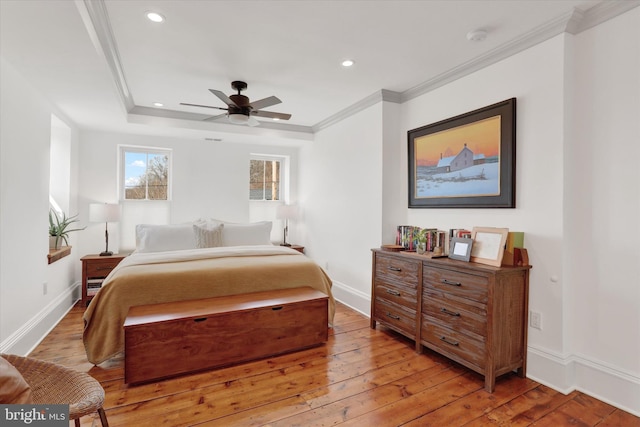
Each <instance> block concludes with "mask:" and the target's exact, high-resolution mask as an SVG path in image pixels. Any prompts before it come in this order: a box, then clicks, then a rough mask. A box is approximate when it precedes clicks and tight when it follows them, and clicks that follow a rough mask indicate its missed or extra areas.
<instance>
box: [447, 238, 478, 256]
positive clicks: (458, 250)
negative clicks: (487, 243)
mask: <svg viewBox="0 0 640 427" xmlns="http://www.w3.org/2000/svg"><path fill="white" fill-rule="evenodd" d="M472 248H473V240H472V239H470V238H468V237H454V238H452V239H451V243H449V258H451V259H457V260H459V261H467V262H469V260H470V259H471V249H472Z"/></svg>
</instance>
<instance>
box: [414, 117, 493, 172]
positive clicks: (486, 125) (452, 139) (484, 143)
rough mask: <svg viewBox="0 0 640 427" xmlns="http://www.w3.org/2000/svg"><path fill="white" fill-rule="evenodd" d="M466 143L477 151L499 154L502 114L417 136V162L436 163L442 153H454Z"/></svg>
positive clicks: (487, 154) (419, 163)
mask: <svg viewBox="0 0 640 427" xmlns="http://www.w3.org/2000/svg"><path fill="white" fill-rule="evenodd" d="M465 143H466V144H467V147H469V149H470V150H471V151H473V153H474V154H484V155H485V157H491V156H497V155H499V154H500V116H495V117H489V118H488V119H485V120H482V121H479V122H474V123H471V124H468V125H463V126H459V127H456V128H453V129H448V130H445V131H442V132H438V133H432V134H430V135H425V136H421V137H419V138H416V140H415V161H416V165H418V166H435V165H436V164H438V160H440V155H441V154H442V157H449V156H455V155H456V154H458V153H459V152H460V150H462V149H463V148H464V144H465Z"/></svg>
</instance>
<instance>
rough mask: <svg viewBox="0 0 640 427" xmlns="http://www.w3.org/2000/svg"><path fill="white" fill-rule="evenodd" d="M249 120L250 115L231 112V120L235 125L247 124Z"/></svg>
mask: <svg viewBox="0 0 640 427" xmlns="http://www.w3.org/2000/svg"><path fill="white" fill-rule="evenodd" d="M248 121H249V116H245V115H244V114H229V122H231V123H233V124H234V125H246V124H247V122H248Z"/></svg>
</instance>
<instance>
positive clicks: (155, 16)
mask: <svg viewBox="0 0 640 427" xmlns="http://www.w3.org/2000/svg"><path fill="white" fill-rule="evenodd" d="M147 19H149V21H153V22H164V16H162V15H160V14H159V13H158V12H147Z"/></svg>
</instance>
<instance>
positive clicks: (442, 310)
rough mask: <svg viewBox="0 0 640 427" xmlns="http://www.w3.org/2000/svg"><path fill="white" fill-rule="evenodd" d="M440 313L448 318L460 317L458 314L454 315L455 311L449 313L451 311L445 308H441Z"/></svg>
mask: <svg viewBox="0 0 640 427" xmlns="http://www.w3.org/2000/svg"><path fill="white" fill-rule="evenodd" d="M440 311H441V312H443V313H446V314H448V315H450V316H456V317H460V313H456V312H455V311H451V310H447V309H446V308H444V307H442V308H441V309H440Z"/></svg>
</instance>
